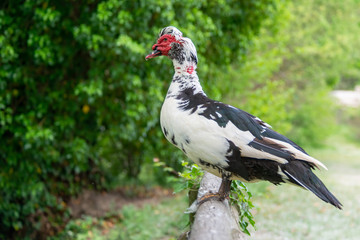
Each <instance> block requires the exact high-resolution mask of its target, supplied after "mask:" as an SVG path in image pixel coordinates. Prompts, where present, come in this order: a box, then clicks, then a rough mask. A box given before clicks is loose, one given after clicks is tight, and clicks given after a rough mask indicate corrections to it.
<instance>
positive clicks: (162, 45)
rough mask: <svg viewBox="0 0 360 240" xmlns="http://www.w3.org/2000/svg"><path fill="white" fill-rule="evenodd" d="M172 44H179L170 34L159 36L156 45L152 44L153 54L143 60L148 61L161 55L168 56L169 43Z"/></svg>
mask: <svg viewBox="0 0 360 240" xmlns="http://www.w3.org/2000/svg"><path fill="white" fill-rule="evenodd" d="M173 42H177V43H180V42H179V41H178V40H176V38H175V37H174V36H172V35H170V34H165V35H163V36H161V37H160V38H159V39H158V40H157V43H156V44H154V46H153V47H152V49H153V52H152V53H151V54H149V55H147V56H146V58H145V59H150V58H154V57H158V56H161V55H164V56H168V53H169V51H170V49H171V43H173Z"/></svg>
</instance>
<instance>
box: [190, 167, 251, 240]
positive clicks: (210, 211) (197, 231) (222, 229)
mask: <svg viewBox="0 0 360 240" xmlns="http://www.w3.org/2000/svg"><path fill="white" fill-rule="evenodd" d="M220 184H221V178H218V177H216V176H215V175H212V174H210V173H207V172H205V174H204V177H203V179H202V181H201V183H200V188H199V192H198V196H197V198H198V199H199V198H201V197H202V196H204V195H205V194H206V193H209V192H212V193H214V192H217V191H218V189H219V187H220ZM238 218H239V214H238V212H237V210H236V209H235V207H232V206H230V204H229V201H228V200H225V201H222V202H221V201H217V200H210V201H207V202H205V203H203V204H201V205H200V206H199V208H198V209H197V211H196V214H195V219H194V223H193V224H192V226H191V230H190V235H189V239H190V240H212V239H214V240H246V239H247V238H246V235H245V234H244V233H243V232H242V231H241V230H240V227H239V224H238Z"/></svg>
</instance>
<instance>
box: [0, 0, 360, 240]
mask: <svg viewBox="0 0 360 240" xmlns="http://www.w3.org/2000/svg"><path fill="white" fill-rule="evenodd" d="M359 9H360V8H359V2H358V1H357V0H345V1H342V2H341V3H339V2H338V1H335V0H330V1H325V0H316V1H305V2H302V3H301V4H299V3H298V2H296V1H283V0H259V1H246V0H243V1H220V0H218V1H196V2H194V1H188V0H183V1H178V0H171V1H170V0H169V1H158V0H151V1H145V0H143V1H141V0H139V1H129V0H123V1H119V0H116V1H115V0H107V1H106V0H104V1H100V0H98V1H96V0H81V1H71V0H67V1H50V0H34V1H30V0H28V1H3V2H2V3H0V126H1V128H0V134H1V137H0V139H1V144H0V161H1V168H0V238H39V237H42V238H44V237H46V236H44V234H43V233H44V232H45V230H46V234H49V235H55V234H57V233H58V232H61V231H62V229H63V228H64V223H66V222H67V221H68V220H69V219H70V215H69V211H68V208H67V203H68V202H69V200H70V198H71V197H72V196H76V195H78V194H79V193H81V192H82V190H83V189H97V190H108V189H112V188H114V187H115V186H119V185H127V184H130V183H133V182H135V183H136V184H140V185H142V184H145V182H141V180H139V174H140V175H141V172H142V171H144V170H145V169H146V171H148V174H151V181H152V182H155V183H156V184H161V185H164V184H165V185H166V184H168V183H167V181H166V179H165V178H164V177H163V175H164V173H163V171H161V170H159V169H158V168H153V167H152V162H153V159H154V158H159V159H161V160H162V161H164V162H166V164H167V165H168V166H171V167H173V168H174V169H176V170H181V162H180V161H179V159H182V158H183V156H182V155H181V154H180V153H179V151H176V150H174V149H173V148H172V147H171V146H170V144H168V143H167V142H166V140H165V139H164V138H163V136H162V133H161V131H160V128H159V110H160V107H161V104H162V101H163V98H164V96H165V93H166V89H167V87H168V84H169V81H170V79H171V76H172V74H173V73H172V71H173V70H172V64H171V62H170V61H168V60H166V59H162V60H160V59H156V60H153V61H149V62H146V61H144V57H145V55H146V54H147V53H148V52H149V51H150V50H151V46H152V44H153V43H154V42H155V40H156V37H157V34H158V32H159V31H160V29H161V28H163V27H165V26H168V25H174V26H177V27H178V28H179V29H180V30H181V31H182V32H183V33H184V35H185V36H187V37H190V38H191V39H192V40H193V42H194V43H195V45H196V46H197V50H198V55H199V67H198V73H199V77H200V79H202V84H203V85H204V88H205V90H206V92H207V93H208V95H209V96H210V97H212V98H215V99H218V100H220V99H221V100H223V101H227V102H229V103H231V104H233V105H235V106H237V107H241V108H242V109H244V110H246V111H249V112H251V113H252V114H254V115H257V116H259V117H261V118H262V119H263V120H265V121H266V122H268V123H270V124H271V125H272V126H273V127H274V128H275V129H276V130H277V131H279V132H281V133H283V134H287V135H288V136H291V138H292V139H293V140H295V142H297V143H299V144H300V145H303V146H309V145H311V146H321V145H323V142H324V139H326V138H327V137H328V136H329V135H331V134H332V133H333V132H336V131H338V127H337V126H336V118H335V114H334V112H336V111H337V110H336V108H335V106H334V104H333V102H332V101H331V99H330V98H329V95H328V93H329V91H330V90H332V89H335V88H346V89H351V88H353V87H354V86H355V85H356V84H359V79H360V57H359V56H360V46H359V45H360V42H359V41H358V36H359V18H358V16H359V15H360V13H359ZM357 114H358V113H353V114H352V119H355V120H354V121H355V122H356V121H357V119H358V118H357V117H356V116H357ZM49 229H50V230H49Z"/></svg>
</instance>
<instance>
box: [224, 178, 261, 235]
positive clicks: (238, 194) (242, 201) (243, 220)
mask: <svg viewBox="0 0 360 240" xmlns="http://www.w3.org/2000/svg"><path fill="white" fill-rule="evenodd" d="M251 197H252V194H251V192H249V190H248V188H247V187H246V186H245V184H244V183H242V182H240V181H232V182H231V193H230V202H231V204H232V205H235V206H236V207H237V208H238V209H239V213H240V216H239V225H240V227H241V229H242V231H243V232H244V233H246V234H248V235H250V232H249V230H248V226H249V223H250V225H251V226H252V227H253V228H255V220H254V217H253V215H252V213H251V212H250V210H251V209H252V208H253V207H254V205H253V204H252V201H251V200H250V199H251Z"/></svg>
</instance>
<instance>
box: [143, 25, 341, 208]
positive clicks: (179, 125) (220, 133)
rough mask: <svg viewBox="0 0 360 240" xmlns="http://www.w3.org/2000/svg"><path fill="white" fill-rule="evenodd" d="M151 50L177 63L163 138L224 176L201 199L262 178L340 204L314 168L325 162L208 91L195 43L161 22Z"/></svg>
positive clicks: (164, 116) (220, 195) (162, 120)
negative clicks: (213, 191) (234, 184)
mask: <svg viewBox="0 0 360 240" xmlns="http://www.w3.org/2000/svg"><path fill="white" fill-rule="evenodd" d="M152 50H153V52H152V53H151V54H149V55H147V56H146V60H148V59H151V58H155V57H158V56H168V57H169V58H170V59H171V60H172V61H173V65H174V69H175V74H174V76H173V79H172V82H171V84H170V87H169V90H168V92H167V95H166V98H165V100H164V103H163V106H162V108H161V114H160V123H161V128H162V131H163V133H164V135H165V137H166V139H167V140H168V141H169V142H171V143H172V144H173V145H175V146H176V147H178V148H179V149H180V150H181V151H183V153H184V154H185V155H186V156H187V157H188V158H190V159H191V160H192V161H194V162H195V163H196V164H198V165H199V166H200V167H201V168H203V169H204V170H205V171H208V172H210V173H212V174H214V175H216V176H219V177H221V178H222V184H221V186H220V189H219V192H218V193H216V194H213V195H211V196H208V197H204V199H202V200H201V201H200V202H203V201H206V200H208V199H210V198H213V197H217V198H218V199H221V200H222V199H224V198H227V197H228V195H229V192H230V184H231V181H232V180H240V181H243V182H256V181H259V180H266V181H269V182H271V183H273V184H276V185H277V184H281V183H292V184H295V185H297V186H300V187H302V188H304V189H307V190H310V191H311V192H313V193H314V194H315V195H316V196H318V197H319V198H320V199H322V200H323V201H325V202H327V203H330V204H332V205H334V206H335V207H337V208H339V209H341V208H342V204H341V203H340V202H339V201H338V200H337V199H336V197H335V196H334V195H333V194H332V193H331V192H330V191H329V190H328V189H327V188H326V187H325V185H324V184H323V183H322V181H321V180H320V179H319V178H318V177H317V176H316V175H315V174H314V173H313V172H312V169H314V168H315V167H317V168H319V167H323V168H325V169H326V167H325V165H324V164H322V163H321V162H320V161H318V160H317V159H315V158H313V157H311V156H309V155H308V154H307V153H306V152H305V151H304V149H302V148H301V147H299V146H298V145H297V144H295V143H294V142H293V141H291V140H290V139H288V138H287V137H285V136H283V135H281V134H279V133H277V132H275V131H274V130H272V128H271V126H270V125H268V124H267V123H265V122H263V121H262V120H261V119H259V118H258V117H255V116H253V115H251V114H249V113H247V112H245V111H243V110H241V109H238V108H236V107H233V106H230V105H228V104H224V103H222V102H218V101H215V100H212V99H210V98H208V97H207V96H206V94H205V93H204V91H203V89H202V87H201V85H200V82H199V78H198V75H197V74H196V67H197V63H198V58H197V53H196V48H195V46H194V44H193V43H192V41H191V40H190V39H189V38H186V37H183V34H182V33H181V32H180V31H179V30H178V29H177V28H176V27H173V26H169V27H165V28H163V29H162V30H161V31H160V34H159V38H158V40H157V43H156V44H155V45H153V47H152Z"/></svg>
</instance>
